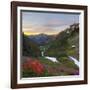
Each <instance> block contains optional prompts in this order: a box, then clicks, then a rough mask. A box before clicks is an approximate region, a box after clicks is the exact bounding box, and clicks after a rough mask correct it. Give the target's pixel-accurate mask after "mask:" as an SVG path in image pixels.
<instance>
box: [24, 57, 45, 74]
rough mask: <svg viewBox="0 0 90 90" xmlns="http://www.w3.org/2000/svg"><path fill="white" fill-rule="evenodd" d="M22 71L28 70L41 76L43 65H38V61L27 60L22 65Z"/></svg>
mask: <svg viewBox="0 0 90 90" xmlns="http://www.w3.org/2000/svg"><path fill="white" fill-rule="evenodd" d="M23 70H28V71H29V70H30V71H32V72H33V73H35V74H37V75H41V74H43V73H44V70H45V68H44V65H43V64H41V63H40V61H39V60H36V59H33V60H32V59H31V58H29V59H28V60H27V61H26V62H25V63H24V64H23Z"/></svg>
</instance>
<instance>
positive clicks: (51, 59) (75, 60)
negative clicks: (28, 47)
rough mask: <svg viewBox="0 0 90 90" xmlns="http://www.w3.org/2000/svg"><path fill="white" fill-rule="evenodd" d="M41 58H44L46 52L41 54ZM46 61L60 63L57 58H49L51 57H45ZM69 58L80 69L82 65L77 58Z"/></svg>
mask: <svg viewBox="0 0 90 90" xmlns="http://www.w3.org/2000/svg"><path fill="white" fill-rule="evenodd" d="M41 56H44V52H43V51H42V52H41ZM44 57H45V58H46V59H48V60H50V61H52V62H57V63H58V62H59V61H58V60H57V59H56V58H55V57H49V56H44ZM68 58H69V60H71V61H74V63H75V64H76V65H77V66H78V67H79V66H80V64H79V61H78V60H77V59H76V58H74V57H72V56H68Z"/></svg>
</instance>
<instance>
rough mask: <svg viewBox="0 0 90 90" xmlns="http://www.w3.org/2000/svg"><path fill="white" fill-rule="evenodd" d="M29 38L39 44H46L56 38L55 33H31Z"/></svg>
mask: <svg viewBox="0 0 90 90" xmlns="http://www.w3.org/2000/svg"><path fill="white" fill-rule="evenodd" d="M29 39H30V40H31V41H34V42H35V43H37V44H38V45H45V44H47V43H48V42H50V41H52V40H53V39H54V35H46V34H38V35H30V36H29Z"/></svg>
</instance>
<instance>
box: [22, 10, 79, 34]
mask: <svg viewBox="0 0 90 90" xmlns="http://www.w3.org/2000/svg"><path fill="white" fill-rule="evenodd" d="M73 23H79V14H76V13H73V14H71V13H61V12H60V13H48V12H31V11H30V12H28V11H27V12H26V11H25V12H24V11H22V31H23V32H28V33H29V34H40V33H45V34H57V33H59V32H61V31H62V30H64V29H65V28H67V27H69V25H71V24H73Z"/></svg>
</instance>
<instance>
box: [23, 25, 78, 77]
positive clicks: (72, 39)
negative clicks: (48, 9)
mask: <svg viewBox="0 0 90 90" xmlns="http://www.w3.org/2000/svg"><path fill="white" fill-rule="evenodd" d="M52 37H53V38H54V39H52V40H50V41H49V42H48V43H47V44H44V45H38V44H37V43H36V42H34V41H32V40H30V38H29V37H28V36H25V35H23V56H27V57H28V58H31V59H32V61H33V60H34V59H35V60H37V61H39V62H40V63H41V65H44V71H43V73H42V74H40V75H38V74H37V73H35V72H33V71H32V70H22V76H23V77H43V76H62V75H63V76H64V75H74V74H75V73H76V74H77V73H78V72H79V67H78V66H77V65H75V63H74V62H73V61H70V60H69V58H68V56H72V57H75V58H76V59H77V60H79V28H76V27H75V28H74V29H72V28H71V27H70V28H68V29H66V30H64V31H62V32H60V33H59V34H58V35H57V36H52ZM42 52H43V53H44V56H42ZM45 56H49V57H55V58H56V59H57V60H58V63H57V62H52V61H50V60H49V59H46V58H45ZM36 66H37V64H36Z"/></svg>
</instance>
